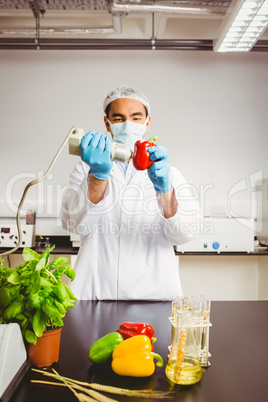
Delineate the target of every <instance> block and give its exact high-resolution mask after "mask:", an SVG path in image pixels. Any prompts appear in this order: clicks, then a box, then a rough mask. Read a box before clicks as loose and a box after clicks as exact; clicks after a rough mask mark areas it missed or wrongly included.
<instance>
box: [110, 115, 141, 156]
mask: <svg viewBox="0 0 268 402" xmlns="http://www.w3.org/2000/svg"><path fill="white" fill-rule="evenodd" d="M108 122H109V124H110V127H111V131H112V134H113V137H114V138H113V140H114V141H115V142H119V143H121V144H125V145H127V146H128V147H129V149H130V150H131V151H132V152H133V151H134V145H135V142H136V141H138V140H140V139H141V138H142V136H143V135H144V134H145V132H146V125H147V122H148V117H147V119H146V121H145V123H144V124H139V123H134V122H133V121H130V120H126V121H124V122H123V123H115V124H112V123H111V122H110V121H109V120H108Z"/></svg>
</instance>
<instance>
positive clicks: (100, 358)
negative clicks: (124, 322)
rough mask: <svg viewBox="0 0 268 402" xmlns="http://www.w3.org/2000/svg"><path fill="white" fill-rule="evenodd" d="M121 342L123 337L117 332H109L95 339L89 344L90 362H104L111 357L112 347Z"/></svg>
mask: <svg viewBox="0 0 268 402" xmlns="http://www.w3.org/2000/svg"><path fill="white" fill-rule="evenodd" d="M121 342H123V337H122V335H121V334H119V333H118V332H111V333H110V334H107V335H105V336H103V337H102V338H100V339H99V340H97V341H96V342H95V343H93V345H91V346H90V348H89V351H88V358H89V360H90V361H92V363H106V362H108V361H109V360H111V359H112V354H113V351H114V349H115V348H116V346H117V345H119V343H121Z"/></svg>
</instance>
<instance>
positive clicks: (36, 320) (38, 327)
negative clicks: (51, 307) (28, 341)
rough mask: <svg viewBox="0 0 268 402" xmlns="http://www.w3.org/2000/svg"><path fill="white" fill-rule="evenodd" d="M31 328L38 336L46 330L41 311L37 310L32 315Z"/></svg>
mask: <svg viewBox="0 0 268 402" xmlns="http://www.w3.org/2000/svg"><path fill="white" fill-rule="evenodd" d="M33 330H34V333H35V335H36V336H37V337H38V338H40V337H41V336H42V335H43V332H44V331H45V330H46V319H45V315H44V314H42V311H40V310H37V311H36V313H35V315H34V317H33Z"/></svg>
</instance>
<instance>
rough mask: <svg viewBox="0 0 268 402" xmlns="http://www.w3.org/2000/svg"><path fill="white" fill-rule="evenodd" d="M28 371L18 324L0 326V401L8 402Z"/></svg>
mask: <svg viewBox="0 0 268 402" xmlns="http://www.w3.org/2000/svg"><path fill="white" fill-rule="evenodd" d="M28 369H29V362H28V360H27V354H26V349H25V346H24V342H23V339H22V335H21V330H20V327H19V325H18V324H16V323H11V324H0V401H1V402H8V401H9V399H10V397H11V395H12V394H13V392H14V391H15V389H16V388H17V386H18V385H19V383H20V381H21V379H22V378H23V376H24V375H25V373H26V372H27V370H28Z"/></svg>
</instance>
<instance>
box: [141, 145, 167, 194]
mask: <svg viewBox="0 0 268 402" xmlns="http://www.w3.org/2000/svg"><path fill="white" fill-rule="evenodd" d="M147 151H148V152H149V153H150V154H151V156H150V160H151V161H155V162H154V163H153V164H152V166H150V167H149V169H148V176H149V178H150V180H151V182H152V183H153V185H154V189H155V191H156V192H157V193H167V192H168V191H169V190H171V189H172V183H171V177H170V166H169V163H168V154H167V150H166V148H164V147H161V146H156V147H150V148H148V149H147Z"/></svg>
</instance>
